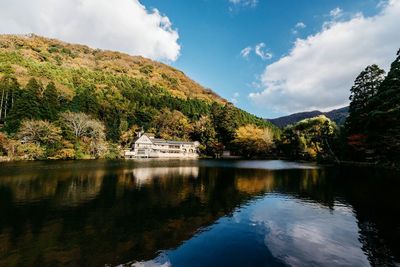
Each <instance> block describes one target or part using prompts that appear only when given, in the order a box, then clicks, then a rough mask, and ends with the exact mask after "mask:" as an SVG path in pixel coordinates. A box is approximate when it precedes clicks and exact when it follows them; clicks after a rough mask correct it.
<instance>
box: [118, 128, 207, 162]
mask: <svg viewBox="0 0 400 267" xmlns="http://www.w3.org/2000/svg"><path fill="white" fill-rule="evenodd" d="M198 146H199V142H182V141H166V140H164V139H158V138H154V137H153V136H152V135H150V134H143V135H139V136H138V137H137V138H135V139H134V140H133V142H132V147H131V149H130V150H126V151H125V158H127V159H133V158H197V157H198V156H199V154H198V152H197V149H198Z"/></svg>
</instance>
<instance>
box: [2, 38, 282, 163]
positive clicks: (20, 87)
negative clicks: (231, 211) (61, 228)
mask: <svg viewBox="0 0 400 267" xmlns="http://www.w3.org/2000/svg"><path fill="white" fill-rule="evenodd" d="M0 94H1V95H0V97H1V99H0V125H1V126H0V127H1V129H0V131H1V132H2V133H1V132H0V153H1V154H2V155H3V156H5V157H7V158H13V159H46V158H54V159H69V158H101V157H111V158H114V157H118V156H119V155H120V153H121V150H122V149H123V148H126V147H128V146H129V145H130V141H131V140H132V139H133V138H134V137H135V135H136V133H137V132H138V131H139V130H141V129H142V128H143V129H144V130H145V131H147V132H151V133H154V134H156V136H158V137H162V138H165V139H173V140H197V141H200V143H201V144H202V146H201V147H200V150H201V152H202V154H203V155H207V156H217V155H218V154H220V153H221V152H222V150H224V149H230V150H235V151H238V153H240V151H241V150H243V149H242V147H243V146H245V145H248V144H247V143H245V142H243V141H242V139H241V137H240V136H237V135H236V132H237V131H238V130H240V128H241V127H248V128H249V127H250V128H249V129H251V130H254V131H255V133H257V134H259V136H257V137H256V138H257V142H264V143H265V144H266V146H268V147H270V145H271V144H272V140H273V139H274V138H276V137H277V136H278V135H279V129H277V127H275V126H274V125H272V124H271V123H269V122H265V121H264V120H262V119H261V118H258V117H256V116H254V115H251V114H249V113H247V112H245V111H243V110H240V109H238V108H236V107H234V106H233V105H232V104H231V103H228V102H227V101H226V100H224V99H222V98H220V97H219V96H217V95H216V94H214V93H213V92H212V91H210V90H208V89H205V88H202V87H201V86H200V85H198V84H196V83H195V82H193V81H192V80H190V79H189V78H187V77H186V76H185V75H184V74H183V73H182V72H180V71H178V70H175V69H173V68H171V67H168V66H166V65H164V64H161V63H158V62H153V61H151V60H148V59H144V58H141V57H131V56H128V55H125V54H121V53H117V52H110V51H101V50H93V49H90V48H88V47H85V46H80V45H70V44H66V43H63V42H60V41H57V40H51V39H46V38H43V37H38V36H35V35H30V36H13V35H3V36H1V37H0ZM263 153H264V151H263Z"/></svg>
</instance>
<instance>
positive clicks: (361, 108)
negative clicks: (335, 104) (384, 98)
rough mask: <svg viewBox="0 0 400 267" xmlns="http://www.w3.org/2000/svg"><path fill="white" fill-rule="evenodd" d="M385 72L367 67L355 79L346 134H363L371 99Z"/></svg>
mask: <svg viewBox="0 0 400 267" xmlns="http://www.w3.org/2000/svg"><path fill="white" fill-rule="evenodd" d="M384 74H385V71H384V70H382V69H380V68H379V67H378V66H377V65H371V66H368V67H367V68H366V69H365V70H363V71H362V72H361V73H360V75H358V77H357V78H356V80H355V82H354V85H353V87H352V88H351V89H350V92H351V95H350V101H351V102H350V108H349V117H348V118H347V121H346V128H347V132H348V134H356V133H360V132H363V130H364V127H365V124H366V121H367V116H368V112H369V110H368V108H369V105H370V101H371V99H372V98H373V97H374V96H375V95H376V94H377V92H378V88H379V86H380V85H381V83H382V81H383V79H384Z"/></svg>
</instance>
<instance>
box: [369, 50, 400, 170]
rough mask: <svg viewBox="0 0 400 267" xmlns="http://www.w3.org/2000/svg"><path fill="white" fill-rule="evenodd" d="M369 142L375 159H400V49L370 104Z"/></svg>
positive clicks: (390, 160) (389, 160) (396, 160)
mask: <svg viewBox="0 0 400 267" xmlns="http://www.w3.org/2000/svg"><path fill="white" fill-rule="evenodd" d="M369 110H370V112H369V114H368V123H367V126H366V132H365V133H366V134H367V136H368V139H367V142H368V145H369V148H370V149H371V154H372V155H371V156H372V157H373V158H374V160H380V161H388V162H392V163H394V162H399V161H400V153H399V151H400V50H399V52H398V53H397V58H396V59H395V61H394V62H393V63H392V64H391V67H390V71H389V72H388V75H387V76H386V78H385V80H384V81H383V82H382V84H381V85H380V87H379V89H378V92H377V94H376V95H375V96H374V97H373V98H372V99H371V103H370V105H369Z"/></svg>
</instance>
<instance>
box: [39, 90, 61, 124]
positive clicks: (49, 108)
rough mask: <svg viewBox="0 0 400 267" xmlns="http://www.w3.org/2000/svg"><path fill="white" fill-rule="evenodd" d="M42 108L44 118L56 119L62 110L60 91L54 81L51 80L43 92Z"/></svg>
mask: <svg viewBox="0 0 400 267" xmlns="http://www.w3.org/2000/svg"><path fill="white" fill-rule="evenodd" d="M42 100H43V101H42V105H41V106H40V108H41V118H42V119H44V120H50V121H54V120H56V119H57V115H58V113H59V112H60V106H61V105H60V101H59V99H58V92H57V89H56V86H55V84H54V83H53V82H50V83H49V84H48V85H47V86H46V89H45V90H44V92H43V99H42Z"/></svg>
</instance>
